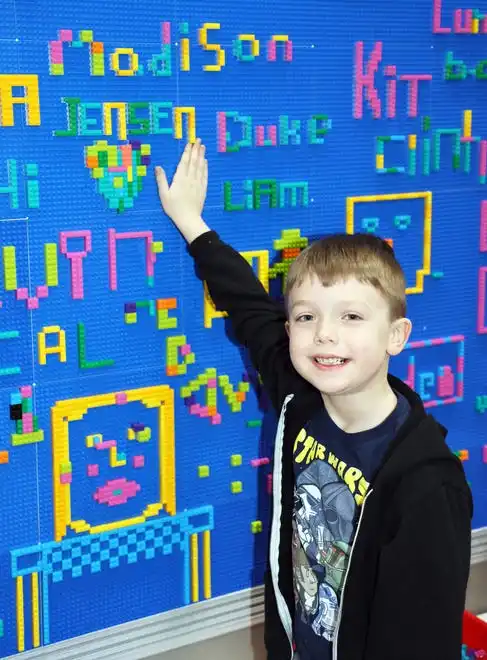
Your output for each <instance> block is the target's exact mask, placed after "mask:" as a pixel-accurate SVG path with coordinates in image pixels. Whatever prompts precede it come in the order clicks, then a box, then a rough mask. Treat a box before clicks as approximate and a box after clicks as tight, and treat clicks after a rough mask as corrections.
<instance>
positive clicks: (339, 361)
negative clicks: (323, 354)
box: [315, 357, 345, 364]
mask: <svg viewBox="0 0 487 660" xmlns="http://www.w3.org/2000/svg"><path fill="white" fill-rule="evenodd" d="M315 359H316V362H318V363H319V364H343V362H345V360H344V359H342V358H320V357H317V358H315Z"/></svg>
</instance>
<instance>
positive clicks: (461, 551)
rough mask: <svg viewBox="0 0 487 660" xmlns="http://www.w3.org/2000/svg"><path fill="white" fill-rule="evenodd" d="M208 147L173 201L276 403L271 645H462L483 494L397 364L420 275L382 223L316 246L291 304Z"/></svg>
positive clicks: (431, 658)
mask: <svg viewBox="0 0 487 660" xmlns="http://www.w3.org/2000/svg"><path fill="white" fill-rule="evenodd" d="M207 172H208V170H207V161H206V159H205V149H204V147H203V146H202V145H201V143H200V141H199V140H198V141H197V142H196V144H195V145H193V146H189V145H188V146H187V147H186V149H185V152H184V154H183V156H182V158H181V161H180V163H179V166H178V168H177V171H176V173H175V176H174V179H173V182H172V185H171V187H169V186H168V183H167V179H166V176H165V174H164V172H163V171H162V170H161V169H160V168H157V170H156V176H157V183H158V188H159V194H160V198H161V202H162V206H163V208H164V210H165V212H166V213H167V215H168V216H169V217H170V218H171V219H172V220H173V222H174V223H175V225H176V226H177V227H178V229H179V230H180V231H181V233H182V234H183V236H184V237H185V238H186V240H187V242H188V244H189V251H190V254H191V255H192V256H193V257H194V259H195V262H196V267H197V271H198V274H199V277H200V278H201V279H202V280H205V281H206V282H207V284H208V287H209V291H210V294H211V296H212V299H213V301H214V303H215V305H216V307H217V309H219V310H225V311H227V312H228V314H229V317H230V319H231V322H232V324H233V328H234V331H235V334H236V337H237V339H238V340H239V341H240V342H241V343H242V344H243V345H245V346H246V347H247V348H248V349H249V351H250V356H251V358H252V361H253V363H254V365H255V367H256V368H257V369H258V371H259V373H260V375H261V377H262V379H263V382H264V385H265V387H266V389H267V391H268V393H269V395H270V398H271V400H272V402H273V405H274V407H275V408H276V410H278V411H279V410H280V411H281V415H280V420H279V425H278V429H277V436H276V444H275V452H274V475H273V519H272V526H271V532H270V552H269V570H268V572H267V576H266V622H265V642H266V647H267V652H268V659H269V660H288V659H292V658H294V659H296V658H298V657H299V660H459V658H460V656H461V640H462V615H463V608H464V603H465V592H466V586H467V579H468V574H469V566H470V538H471V516H472V500H471V495H470V490H469V488H468V486H467V484H466V481H465V476H464V472H463V468H462V465H461V463H460V461H459V460H458V459H457V458H456V457H455V456H454V455H453V454H452V452H451V451H450V450H449V449H448V446H447V445H446V443H445V436H446V431H445V429H443V428H442V427H441V426H440V425H439V424H438V423H437V422H436V421H435V420H434V419H433V418H432V417H431V416H429V415H427V414H426V413H425V411H424V408H423V405H422V403H421V400H420V398H419V397H418V396H417V395H416V394H415V393H414V392H413V391H411V390H410V389H409V387H407V386H406V385H405V384H404V383H403V382H402V381H401V380H399V379H397V378H394V377H393V376H390V375H388V363H389V358H390V356H393V355H398V354H399V353H400V352H401V351H402V349H403V348H404V346H405V344H406V342H407V340H408V338H409V335H410V332H411V323H410V321H409V320H408V319H406V318H405V281H404V275H403V272H402V270H401V268H400V266H399V264H398V263H397V261H396V259H395V257H394V253H393V251H392V249H391V248H390V247H389V246H388V245H387V243H385V242H384V241H382V240H381V239H379V238H377V237H374V236H370V235H354V236H332V237H329V238H326V239H323V240H321V241H318V242H317V243H314V244H313V245H312V246H310V247H309V248H307V249H306V250H305V251H303V252H302V253H301V254H300V255H299V256H298V257H297V259H296V260H295V261H294V262H293V264H292V266H291V268H290V271H289V276H288V280H287V289H286V312H287V313H285V311H284V310H283V309H281V307H280V306H279V305H278V304H277V303H275V302H274V301H273V300H272V299H271V298H270V297H269V296H268V294H267V293H266V291H265V289H264V288H263V286H262V285H261V283H260V282H259V280H258V279H257V278H256V277H255V275H254V273H253V270H252V268H251V267H250V266H249V265H248V264H247V262H246V261H245V259H243V257H241V256H240V255H239V254H238V253H237V252H235V251H234V250H233V249H232V248H231V247H230V246H228V245H226V244H225V243H223V242H222V241H221V240H220V239H219V237H218V236H217V234H216V233H214V232H211V231H210V230H209V228H208V226H207V225H206V224H205V222H204V221H203V220H202V217H201V214H202V210H203V205H204V201H205V197H206V189H207V178H208V175H207Z"/></svg>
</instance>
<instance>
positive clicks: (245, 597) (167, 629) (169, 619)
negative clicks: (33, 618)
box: [5, 587, 264, 660]
mask: <svg viewBox="0 0 487 660" xmlns="http://www.w3.org/2000/svg"><path fill="white" fill-rule="evenodd" d="M263 621H264V589H263V587H254V588H253V589H245V590H243V591H237V592H235V593H232V594H228V595H226V596H220V597H218V598H212V599H211V600H207V601H203V602H201V603H196V604H195V605H189V606H188V607H182V608H180V609H177V610H173V611H171V612H164V613H162V614H156V615H154V616H150V617H146V618H144V619H138V620H137V621H131V622H129V623H124V624H121V625H119V626H114V627H112V628H107V629H105V630H99V631H97V632H94V633H90V634H89V635H83V636H81V637H75V638H73V639H69V640H67V641H65V642H58V643H56V644H50V645H49V646H45V647H42V648H39V649H35V650H33V651H27V652H25V653H22V654H21V655H11V656H9V657H8V658H5V660H20V658H21V659H22V660H145V658H150V657H151V656H154V655H156V654H158V653H163V652H164V651H171V650H174V649H177V648H180V647H181V646H186V645H187V644H194V643H197V642H202V641H204V640H206V639H210V638H213V637H220V636H221V635H226V634H228V633H232V632H236V631H237V630H241V629H242V628H249V627H251V626H254V625H257V624H259V623H262V622H263Z"/></svg>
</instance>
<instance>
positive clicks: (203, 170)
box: [201, 158, 208, 186]
mask: <svg viewBox="0 0 487 660" xmlns="http://www.w3.org/2000/svg"><path fill="white" fill-rule="evenodd" d="M201 181H202V183H203V184H204V185H205V186H206V185H207V183H208V161H207V160H206V158H205V159H204V161H203V167H202V168H201Z"/></svg>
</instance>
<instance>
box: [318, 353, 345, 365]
mask: <svg viewBox="0 0 487 660" xmlns="http://www.w3.org/2000/svg"><path fill="white" fill-rule="evenodd" d="M313 362H314V363H315V364H316V366H318V367H341V366H343V365H344V364H346V363H347V362H349V360H348V358H342V357H338V356H337V355H314V356H313Z"/></svg>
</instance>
